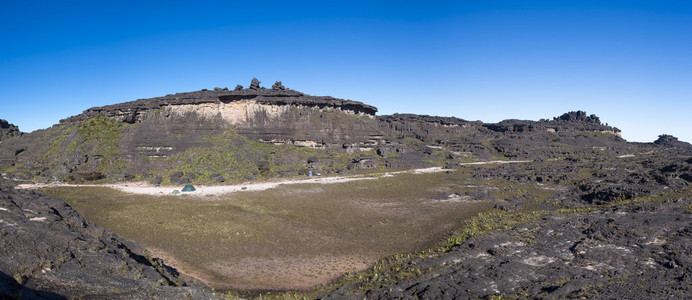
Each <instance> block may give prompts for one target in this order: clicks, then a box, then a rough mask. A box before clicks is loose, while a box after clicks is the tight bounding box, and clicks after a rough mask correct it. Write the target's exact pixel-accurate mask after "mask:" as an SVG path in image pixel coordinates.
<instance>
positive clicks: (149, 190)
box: [16, 167, 445, 197]
mask: <svg viewBox="0 0 692 300" xmlns="http://www.w3.org/2000/svg"><path fill="white" fill-rule="evenodd" d="M442 171H445V169H443V168H440V167H431V168H423V169H413V170H407V171H397V172H386V173H374V174H367V175H354V176H334V177H311V178H305V179H289V180H282V181H267V182H246V183H241V184H232V185H211V186H205V185H195V189H196V191H194V192H181V194H179V195H190V196H198V197H207V196H215V195H223V194H228V193H235V192H241V191H242V192H245V191H264V190H268V189H272V188H275V187H277V186H279V185H290V184H301V183H302V184H305V183H319V184H330V183H342V182H350V181H358V180H373V179H377V178H378V177H389V176H394V175H396V174H404V173H412V174H427V173H436V172H442ZM46 187H109V188H114V189H118V190H121V191H123V192H126V193H131V194H145V195H155V196H163V195H170V194H171V193H172V192H173V191H174V190H179V191H180V190H182V187H183V186H182V185H181V186H152V185H151V184H149V183H147V182H127V183H115V184H67V183H53V184H20V185H18V186H17V187H16V188H17V189H36V188H46Z"/></svg>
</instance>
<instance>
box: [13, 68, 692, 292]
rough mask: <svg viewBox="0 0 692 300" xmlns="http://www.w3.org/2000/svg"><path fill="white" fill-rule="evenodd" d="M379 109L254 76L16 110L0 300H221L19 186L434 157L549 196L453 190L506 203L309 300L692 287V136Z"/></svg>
mask: <svg viewBox="0 0 692 300" xmlns="http://www.w3.org/2000/svg"><path fill="white" fill-rule="evenodd" d="M376 112H377V108H375V107H373V106H370V105H367V104H364V103H361V102H357V101H352V100H344V99H337V98H333V97H328V96H311V95H307V94H304V93H301V92H298V91H295V90H291V89H287V88H286V87H284V86H283V84H282V83H281V82H276V83H275V84H274V85H273V86H272V88H270V89H268V88H264V87H262V86H261V85H260V82H259V80H257V79H253V80H252V82H251V83H250V85H249V87H248V88H244V87H242V86H240V85H238V86H237V87H236V88H234V89H228V88H214V89H211V90H201V91H196V92H187V93H177V94H170V95H166V96H163V97H156V98H151V99H139V100H136V101H131V102H124V103H119V104H113V105H108V106H102V107H94V108H90V109H87V110H85V111H84V112H82V113H81V114H78V115H75V116H73V117H69V118H67V119H64V120H61V121H60V123H59V124H56V125H54V126H52V127H50V128H47V129H43V130H37V131H34V132H30V133H22V132H20V131H19V128H17V127H16V126H14V125H12V124H9V123H8V122H7V121H5V120H0V173H2V178H1V179H0V241H1V243H0V298H3V299H4V298H8V299H68V298H80V299H102V298H116V299H152V298H155V297H158V298H159V299H212V298H216V297H220V295H218V294H215V293H214V291H212V290H211V289H209V288H207V287H205V286H204V285H202V284H201V283H197V282H195V281H193V280H188V279H183V278H182V277H181V276H180V274H179V273H178V271H177V270H175V269H174V268H171V267H169V266H167V265H166V264H165V263H164V262H163V261H162V260H160V259H158V258H155V257H152V256H151V255H150V254H149V253H148V251H147V250H146V249H145V248H144V247H142V246H140V245H138V244H136V243H134V242H129V241H126V240H124V239H122V238H120V237H118V236H117V235H115V234H113V233H111V232H109V231H108V230H106V229H104V228H100V227H98V226H96V225H94V224H92V223H90V222H89V221H88V220H86V219H85V218H84V217H83V216H82V215H80V214H79V213H78V212H77V211H75V210H74V209H72V208H71V207H70V206H69V205H67V204H66V203H65V202H64V201H62V200H60V199H55V198H50V197H47V196H45V195H44V194H41V193H40V192H36V191H29V190H17V189H15V187H14V186H15V185H17V184H19V183H33V182H36V183H59V182H69V183H89V182H93V183H114V182H125V181H147V182H149V183H151V184H155V185H159V184H185V183H195V184H225V183H237V182H247V181H260V180H269V179H275V178H279V177H298V176H305V175H306V174H313V173H314V174H321V175H330V174H331V175H334V174H340V175H344V174H368V173H373V172H384V171H393V170H406V169H412V168H424V167H444V168H446V169H448V170H449V171H448V172H454V171H455V170H463V171H464V172H470V174H472V175H471V180H476V181H479V182H480V181H484V182H498V184H499V183H502V184H511V185H512V186H515V187H520V188H521V189H527V191H528V189H531V190H539V191H545V193H549V196H546V197H547V198H546V199H547V200H541V202H537V200H536V198H537V197H538V196H536V195H535V194H531V193H529V192H521V191H511V193H508V194H507V196H506V197H491V196H490V193H488V191H487V190H482V189H479V190H478V192H475V193H467V192H463V191H462V189H459V190H458V191H446V192H444V193H441V194H440V196H439V198H440V199H447V200H449V199H457V200H458V199H475V200H478V201H480V200H483V201H492V203H493V209H494V210H493V212H490V213H488V214H485V215H481V216H479V217H478V218H477V219H474V220H476V221H473V222H478V223H473V222H471V221H470V222H469V223H467V224H460V228H461V229H460V230H459V231H455V232H454V233H450V234H451V237H450V239H449V242H448V243H447V244H445V245H444V246H441V247H440V248H439V249H433V250H430V251H428V252H426V254H419V255H417V256H416V255H414V256H406V257H407V258H406V259H403V258H396V259H394V258H390V259H387V260H385V261H383V263H382V265H380V267H378V266H375V267H373V268H372V269H370V270H368V271H364V272H362V273H361V274H360V275H358V276H355V275H354V276H351V275H349V276H350V277H349V276H346V277H345V279H343V280H337V281H335V282H332V283H330V284H328V285H326V286H325V287H323V288H322V289H319V290H318V291H317V292H314V293H312V294H307V295H310V296H309V297H310V298H324V299H327V298H329V299H331V298H335V299H362V298H368V299H479V298H480V299H499V298H500V297H501V298H503V299H504V298H519V299H536V298H540V299H565V298H600V299H606V298H607V299H612V298H624V299H641V298H647V299H670V298H679V299H686V298H691V297H692V284H691V282H692V279H691V278H692V277H691V276H692V239H691V236H692V191H690V187H689V186H690V183H691V182H692V145H690V144H689V143H686V142H682V141H679V140H678V139H677V138H675V137H673V136H670V135H665V134H662V135H661V136H660V137H659V139H658V140H656V141H654V142H652V143H630V142H627V141H626V140H624V139H622V138H621V137H620V130H619V129H617V128H615V127H612V126H608V125H606V124H603V123H602V122H601V120H600V119H599V118H598V117H597V116H596V115H589V114H587V113H586V112H583V111H574V112H567V113H565V114H563V115H560V116H556V117H553V118H551V119H542V120H538V121H529V120H515V119H509V120H504V121H502V122H499V123H483V122H481V121H466V120H463V119H459V118H455V117H439V116H426V115H415V114H393V115H384V116H381V115H376ZM498 161H499V162H501V163H497V164H493V165H485V164H476V163H488V162H498ZM507 162H512V163H507ZM541 195H542V194H541ZM438 200H439V199H438ZM479 224H480V225H479ZM408 257H410V258H408ZM382 266H385V267H382ZM403 270H408V271H406V272H404V271H403ZM241 294H242V293H241ZM243 295H244V294H243ZM249 296H253V295H249Z"/></svg>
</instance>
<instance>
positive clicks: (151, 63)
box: [0, 0, 692, 142]
mask: <svg viewBox="0 0 692 300" xmlns="http://www.w3.org/2000/svg"><path fill="white" fill-rule="evenodd" d="M0 43H1V44H0V101H1V103H2V104H1V108H0V118H2V119H7V120H8V121H10V122H11V123H14V124H16V125H18V126H19V127H20V130H22V131H32V130H36V129H41V128H46V127H49V126H51V125H52V124H55V123H57V122H58V121H59V120H60V119H62V118H66V117H68V116H71V115H75V114H79V113H81V112H82V111H83V110H85V109H87V108H89V107H93V106H101V105H107V104H113V103H118V102H124V101H130V100H134V99H138V98H148V97H155V96H162V95H165V94H168V93H175V92H185V91H193V90H199V89H202V88H213V87H217V86H218V87H229V88H233V87H235V85H236V84H242V85H244V86H248V85H249V82H250V79H252V77H257V78H259V79H260V80H261V81H262V85H263V86H267V87H270V86H271V84H272V83H273V82H274V81H276V80H281V81H283V83H284V85H285V86H286V87H288V88H292V89H296V90H299V91H302V92H305V93H308V94H312V95H330V96H335V97H339V98H346V99H352V100H357V101H363V102H365V103H368V104H371V105H374V106H377V107H378V108H379V110H380V112H379V113H380V114H391V113H395V112H400V113H419V114H429V115H442V116H456V117H459V118H463V119H467V120H482V121H485V122H497V121H500V120H503V119H510V118H515V119H531V120H538V119H540V118H552V117H554V116H558V115H560V114H562V113H564V112H567V111H570V110H586V111H587V113H593V114H596V115H598V116H599V117H601V120H602V121H603V122H607V123H609V124H610V125H613V126H616V127H618V128H620V129H621V130H622V131H623V137H625V138H626V139H627V140H630V141H644V142H651V141H653V140H655V139H656V137H657V136H658V135H659V134H663V133H667V134H672V135H675V136H677V137H679V138H680V139H681V140H684V141H689V142H692V121H690V113H691V112H692V2H690V1H665V0H657V1H654V0H652V1H635V0H631V1H589V0H581V1H562V0H560V1H558V0H555V1H520V0H514V1H489V0H483V1H480V0H479V1H448V2H445V1H410V2H408V1H387V2H385V1H362V2H361V1H343V2H337V1H281V2H278V1H277V2H266V1H237V2H236V1H184V2H183V1H180V2H177V1H160V2H158V3H157V2H156V1H71V0H66V1H47V0H46V1H32V0H28V1H2V3H1V4H0Z"/></svg>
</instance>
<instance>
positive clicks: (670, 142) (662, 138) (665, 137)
mask: <svg viewBox="0 0 692 300" xmlns="http://www.w3.org/2000/svg"><path fill="white" fill-rule="evenodd" d="M654 144H656V145H659V146H663V147H677V148H692V144H690V143H687V142H683V141H679V140H678V138H676V137H674V136H672V135H669V134H662V135H659V136H658V139H657V140H655V141H654Z"/></svg>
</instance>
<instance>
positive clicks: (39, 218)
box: [29, 217, 46, 221]
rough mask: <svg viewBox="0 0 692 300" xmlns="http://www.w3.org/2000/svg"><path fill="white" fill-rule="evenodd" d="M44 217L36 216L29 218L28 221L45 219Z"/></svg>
mask: <svg viewBox="0 0 692 300" xmlns="http://www.w3.org/2000/svg"><path fill="white" fill-rule="evenodd" d="M45 220H46V217H36V218H31V219H29V221H45Z"/></svg>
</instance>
